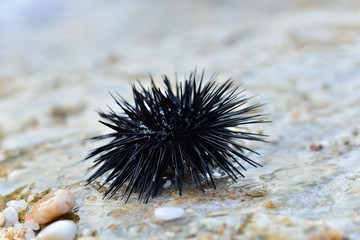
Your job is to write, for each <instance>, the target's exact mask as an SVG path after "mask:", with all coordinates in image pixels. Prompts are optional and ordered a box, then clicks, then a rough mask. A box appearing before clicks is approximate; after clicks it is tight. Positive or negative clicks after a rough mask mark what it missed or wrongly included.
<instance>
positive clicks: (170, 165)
mask: <svg viewBox="0 0 360 240" xmlns="http://www.w3.org/2000/svg"><path fill="white" fill-rule="evenodd" d="M203 78H204V72H202V75H201V76H200V79H199V80H197V79H196V73H191V74H190V76H189V78H188V79H187V80H186V81H185V82H184V84H182V83H180V84H179V83H178V81H176V87H175V90H173V89H172V88H171V86H170V81H169V79H168V77H167V76H163V80H164V83H165V85H166V90H165V91H161V90H160V89H159V88H158V87H157V86H156V85H155V83H154V81H153V79H152V78H151V81H152V85H151V88H150V89H148V90H146V89H145V88H144V87H143V86H142V85H141V84H140V86H141V91H138V90H137V89H136V88H135V86H133V95H134V106H133V105H131V104H129V103H128V102H127V101H125V100H124V99H123V98H121V97H120V96H117V97H115V96H113V98H114V100H115V101H116V103H117V104H118V105H119V106H120V108H121V109H122V111H123V112H122V113H116V112H115V111H114V110H112V109H111V108H110V111H109V112H108V113H104V112H99V114H100V116H101V117H102V118H103V119H105V120H106V121H105V122H104V121H100V122H101V123H102V124H104V125H106V126H107V127H109V128H111V129H112V130H113V132H112V133H109V134H106V135H102V136H98V137H94V138H93V139H94V140H99V139H107V138H110V139H112V140H111V141H110V142H109V143H108V144H106V145H104V146H101V147H99V148H96V149H94V150H93V151H92V152H90V154H89V155H88V157H87V158H86V159H89V158H92V157H94V156H96V159H95V160H94V166H93V168H94V167H97V166H100V167H99V168H98V169H97V171H96V172H95V173H94V174H93V175H92V176H91V177H90V178H89V179H88V182H92V181H94V180H95V179H97V178H98V177H99V176H101V175H103V174H105V173H109V174H108V176H107V178H106V180H105V182H104V183H103V185H104V184H106V183H109V182H110V183H111V184H110V187H109V188H108V190H107V192H106V193H105V196H106V195H108V194H109V193H111V194H110V195H111V196H110V197H112V196H113V195H114V194H115V192H116V191H117V190H119V188H120V187H121V186H123V185H124V183H126V182H127V187H126V189H125V191H124V195H123V196H125V195H126V194H127V196H128V198H129V197H130V195H131V193H133V192H137V193H139V195H138V199H139V201H141V200H142V201H143V202H145V203H146V202H148V200H149V197H150V196H152V197H154V196H156V195H157V193H158V192H159V189H160V188H161V186H162V179H163V177H164V176H165V174H166V173H167V172H168V171H172V172H173V174H174V180H175V188H177V189H178V190H179V194H180V195H181V192H182V186H183V181H184V174H185V173H186V172H188V173H189V174H190V175H191V177H192V180H193V182H195V183H196V185H197V186H198V187H199V188H201V189H203V188H202V185H201V182H202V181H205V182H206V183H207V185H208V186H210V185H212V186H213V187H214V188H215V182H214V179H213V176H212V173H211V169H212V168H213V167H214V165H217V166H219V167H220V168H221V169H222V170H224V171H225V172H226V173H227V174H228V175H229V176H230V177H231V178H232V179H233V180H234V181H236V179H237V176H236V173H238V174H240V175H241V176H243V174H242V173H241V172H240V171H239V169H238V168H237V167H236V166H235V165H234V163H236V164H238V165H239V166H240V167H241V168H242V169H244V170H246V169H245V168H244V166H243V165H242V164H241V163H240V162H239V160H240V159H241V160H242V161H245V162H247V163H249V164H250V165H252V166H254V167H256V166H261V165H260V164H259V163H256V162H255V161H253V160H251V159H250V158H248V157H247V156H246V155H245V154H244V150H245V151H250V152H254V151H253V150H251V149H249V148H247V147H245V146H244V145H242V144H240V143H239V142H238V141H239V140H255V141H263V139H262V137H263V136H264V135H262V134H256V133H250V132H246V131H245V130H241V129H242V128H240V127H241V126H243V125H247V124H252V123H263V122H266V121H265V120H264V119H263V116H262V115H261V114H259V113H257V112H258V110H259V109H260V107H261V104H255V105H248V104H247V102H248V100H249V98H245V96H244V95H242V94H241V93H243V92H244V91H242V92H239V91H238V89H237V88H235V87H233V81H232V80H231V79H229V80H227V81H226V82H225V83H223V84H218V83H216V82H215V80H214V79H213V77H212V79H210V81H209V82H207V83H204V81H203ZM174 91H175V92H174ZM254 153H256V152H254ZM243 177H244V176H243ZM210 181H211V184H210ZM128 198H127V199H128Z"/></svg>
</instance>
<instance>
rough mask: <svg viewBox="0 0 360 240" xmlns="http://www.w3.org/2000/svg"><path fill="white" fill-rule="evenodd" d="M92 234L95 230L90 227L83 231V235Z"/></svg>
mask: <svg viewBox="0 0 360 240" xmlns="http://www.w3.org/2000/svg"><path fill="white" fill-rule="evenodd" d="M92 234H93V231H92V230H91V229H90V228H84V229H83V230H82V231H81V235H82V236H84V237H88V236H91V235H92Z"/></svg>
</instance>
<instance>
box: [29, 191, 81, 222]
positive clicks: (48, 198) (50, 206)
mask: <svg viewBox="0 0 360 240" xmlns="http://www.w3.org/2000/svg"><path fill="white" fill-rule="evenodd" d="M74 206H75V197H74V194H72V193H71V192H69V191H66V190H62V189H58V190H54V191H52V192H50V193H49V194H47V195H45V196H44V197H43V198H41V199H40V200H39V201H38V202H37V203H36V204H35V205H34V208H33V210H32V216H33V219H34V220H35V221H36V222H37V223H39V224H44V223H48V222H50V221H52V220H54V219H56V218H57V217H59V216H61V215H63V214H65V213H68V212H70V211H71V209H73V207H74Z"/></svg>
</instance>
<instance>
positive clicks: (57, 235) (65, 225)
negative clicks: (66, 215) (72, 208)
mask: <svg viewBox="0 0 360 240" xmlns="http://www.w3.org/2000/svg"><path fill="white" fill-rule="evenodd" d="M75 235H76V224H75V223H74V222H72V221H70V220H60V221H56V222H54V223H52V224H50V225H49V226H47V227H46V228H44V229H43V230H42V231H41V232H40V233H39V234H38V235H37V236H36V240H53V239H56V240H74V239H75Z"/></svg>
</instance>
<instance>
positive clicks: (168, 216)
mask: <svg viewBox="0 0 360 240" xmlns="http://www.w3.org/2000/svg"><path fill="white" fill-rule="evenodd" d="M184 215H185V211H184V209H182V208H177V207H159V208H157V209H155V217H156V218H157V219H159V220H164V221H168V220H173V219H176V218H181V217H182V216H184Z"/></svg>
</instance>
